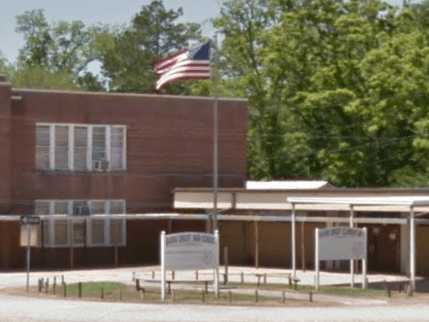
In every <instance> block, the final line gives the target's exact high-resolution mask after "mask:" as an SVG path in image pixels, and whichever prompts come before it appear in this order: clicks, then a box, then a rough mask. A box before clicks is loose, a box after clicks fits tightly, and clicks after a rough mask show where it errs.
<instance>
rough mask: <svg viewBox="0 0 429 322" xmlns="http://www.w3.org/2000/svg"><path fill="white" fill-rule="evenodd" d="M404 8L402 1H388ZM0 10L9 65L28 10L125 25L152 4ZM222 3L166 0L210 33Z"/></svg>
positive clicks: (19, 4)
mask: <svg viewBox="0 0 429 322" xmlns="http://www.w3.org/2000/svg"><path fill="white" fill-rule="evenodd" d="M388 1H389V2H390V3H392V4H401V3H402V0H388ZM2 2H3V3H2V4H1V7H0V52H1V53H2V54H3V55H4V56H5V57H6V58H7V59H8V60H10V61H13V60H15V58H16V56H17V54H18V50H19V48H20V47H22V45H23V40H22V37H21V36H20V35H19V34H17V33H16V32H15V26H16V24H15V17H16V16H17V15H19V14H22V13H23V12H24V11H26V10H32V9H44V10H45V14H46V16H47V18H48V20H49V21H50V22H54V21H59V20H68V21H70V20H82V21H83V22H84V23H85V24H96V23H104V24H126V23H128V22H129V21H130V20H131V18H132V17H133V16H134V15H135V14H136V13H137V12H138V11H139V10H140V8H141V7H142V6H143V5H145V4H148V3H149V2H150V0H72V1H69V0H11V1H2ZM220 2H221V0H164V5H165V6H166V7H167V8H174V9H177V8H178V7H182V8H183V11H184V15H183V20H185V21H191V22H198V23H201V24H202V25H203V31H205V33H210V22H209V20H210V18H213V17H215V16H216V15H217V14H218V13H219V8H220V4H219V3H220Z"/></svg>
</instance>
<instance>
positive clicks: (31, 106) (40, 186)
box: [0, 90, 247, 213]
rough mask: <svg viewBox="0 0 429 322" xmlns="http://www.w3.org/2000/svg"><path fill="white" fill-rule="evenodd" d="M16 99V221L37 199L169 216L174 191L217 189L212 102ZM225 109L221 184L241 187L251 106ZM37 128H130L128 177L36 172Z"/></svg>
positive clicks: (62, 95) (74, 96) (71, 96)
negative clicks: (121, 203)
mask: <svg viewBox="0 0 429 322" xmlns="http://www.w3.org/2000/svg"><path fill="white" fill-rule="evenodd" d="M16 94H17V95H20V96H21V97H22V101H20V102H14V104H13V109H12V110H13V129H12V137H13V140H12V146H13V157H12V164H13V169H12V173H13V198H14V200H15V202H14V207H13V212H15V213H16V212H31V211H32V207H33V200H34V199H78V198H82V199H113V198H115V199H126V201H127V208H128V212H131V213H133V212H143V211H153V210H161V209H162V210H165V209H170V208H171V205H172V195H171V191H172V189H173V188H175V187H210V186H211V173H212V100H211V99H207V98H192V97H190V98H183V97H181V98H177V97H170V96H156V95H126V94H124V95H110V94H87V93H66V92H52V91H50V92H48V91H24V90H16ZM219 109H220V121H219V127H220V138H219V147H220V151H219V156H220V160H219V167H220V168H219V171H220V184H221V186H224V187H239V186H243V184H244V180H245V177H246V160H245V157H246V153H245V150H246V130H247V129H246V126H247V125H246V122H247V108H246V103H245V102H244V101H239V100H228V101H226V100H221V101H220V106H219ZM36 122H53V123H89V124H122V125H126V126H127V128H128V130H127V141H128V142H127V164H128V170H127V171H126V172H117V173H110V174H109V173H90V174H86V175H76V174H73V173H63V174H60V175H52V174H49V173H43V172H38V171H36V170H35V124H36ZM3 131H4V130H3ZM1 140H3V137H2V138H1ZM1 157H2V156H1V155H0V161H1V162H2V166H3V161H2V159H1ZM3 170H4V172H10V171H8V169H5V168H2V171H3ZM0 193H1V191H0Z"/></svg>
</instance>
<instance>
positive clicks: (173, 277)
mask: <svg viewBox="0 0 429 322" xmlns="http://www.w3.org/2000/svg"><path fill="white" fill-rule="evenodd" d="M171 279H172V280H173V281H174V280H175V279H176V271H171Z"/></svg>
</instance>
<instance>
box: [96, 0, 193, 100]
mask: <svg viewBox="0 0 429 322" xmlns="http://www.w3.org/2000/svg"><path fill="white" fill-rule="evenodd" d="M182 15H183V10H182V9H181V8H179V9H177V10H167V9H166V8H165V7H164V4H163V2H162V1H158V0H156V1H152V2H151V3H149V4H148V5H146V6H143V7H142V9H141V11H140V12H139V13H138V14H137V15H136V16H135V17H134V18H133V19H132V21H131V24H130V26H128V27H126V28H124V29H122V30H119V31H116V32H114V33H112V34H111V37H109V36H108V35H107V37H105V38H104V42H103V43H104V47H103V46H101V48H102V49H101V61H102V66H103V67H102V68H103V75H104V76H105V77H107V78H108V79H109V80H110V84H109V87H110V89H111V90H113V91H120V92H124V91H128V92H153V91H154V84H155V81H156V76H155V74H154V73H153V71H152V69H153V64H154V63H155V62H156V60H158V59H160V58H162V57H164V56H166V55H168V54H170V53H172V52H174V51H177V50H179V49H182V48H185V47H187V46H188V45H189V44H190V43H191V42H192V41H195V40H198V39H200V37H201V33H200V26H199V25H198V24H195V23H182V22H179V21H178V20H179V18H180V17H181V16H182ZM168 91H169V92H171V93H188V92H189V85H173V86H169V88H168Z"/></svg>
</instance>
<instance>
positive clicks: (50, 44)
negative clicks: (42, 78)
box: [16, 10, 105, 89]
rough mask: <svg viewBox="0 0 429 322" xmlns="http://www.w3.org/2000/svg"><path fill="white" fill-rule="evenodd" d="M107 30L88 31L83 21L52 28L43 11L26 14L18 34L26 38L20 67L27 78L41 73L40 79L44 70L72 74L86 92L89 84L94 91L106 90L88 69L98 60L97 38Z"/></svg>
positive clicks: (27, 12)
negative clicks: (32, 74)
mask: <svg viewBox="0 0 429 322" xmlns="http://www.w3.org/2000/svg"><path fill="white" fill-rule="evenodd" d="M104 30H105V28H104V27H87V26H85V24H84V23H83V22H81V21H71V22H66V21H59V22H56V23H52V24H50V23H49V22H48V21H47V19H46V17H45V14H44V12H43V10H31V11H26V12H24V13H23V14H22V15H19V16H17V27H16V31H17V32H18V33H20V34H22V35H23V37H24V46H23V48H22V49H21V50H20V53H19V57H18V63H17V65H18V67H19V68H20V69H25V70H26V72H25V73H24V74H27V73H32V72H34V71H37V72H35V73H36V74H37V75H39V73H40V71H41V70H44V71H47V72H48V73H49V74H51V75H65V74H68V75H70V77H71V78H72V80H73V82H74V83H75V84H76V85H81V87H82V88H84V89H87V85H88V84H90V85H89V87H91V88H90V89H102V86H101V84H100V83H98V82H99V81H98V78H97V77H96V75H93V74H91V73H90V72H89V71H88V65H89V64H90V63H92V62H94V61H95V60H97V58H98V56H97V55H98V52H97V50H96V49H97V47H96V46H95V44H96V38H97V37H98V35H99V34H101V33H102V32H103V31H104ZM36 78H37V77H36ZM67 78H69V76H67ZM88 81H90V83H87V82H88ZM95 82H97V83H98V84H97V85H95V84H94V83H95Z"/></svg>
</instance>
